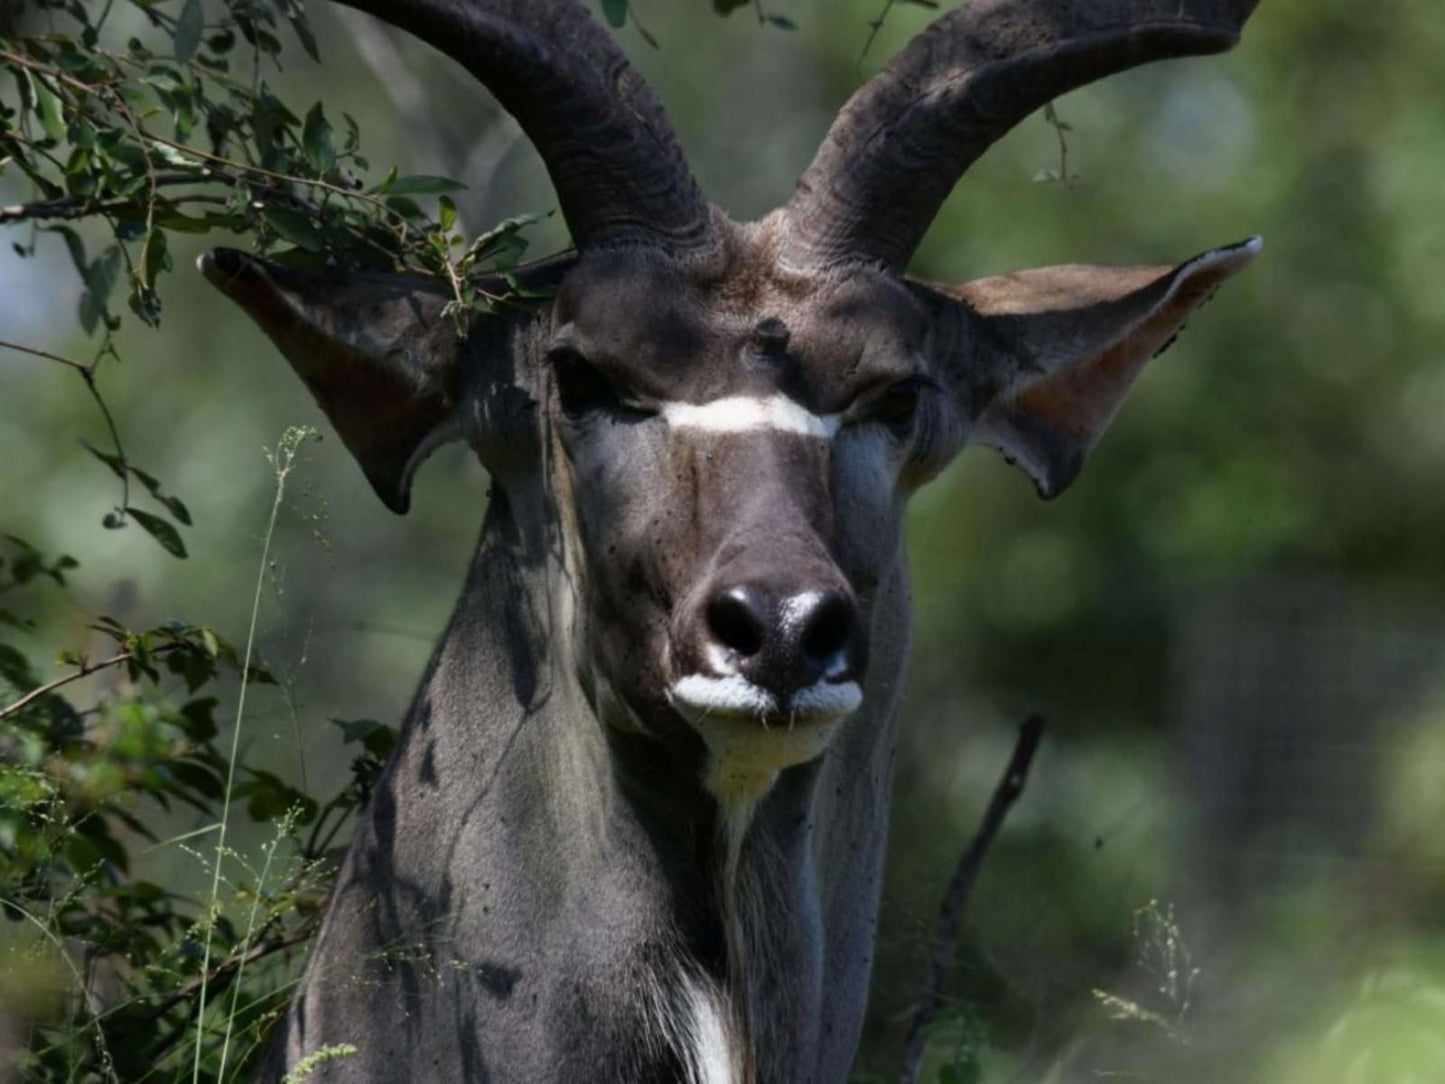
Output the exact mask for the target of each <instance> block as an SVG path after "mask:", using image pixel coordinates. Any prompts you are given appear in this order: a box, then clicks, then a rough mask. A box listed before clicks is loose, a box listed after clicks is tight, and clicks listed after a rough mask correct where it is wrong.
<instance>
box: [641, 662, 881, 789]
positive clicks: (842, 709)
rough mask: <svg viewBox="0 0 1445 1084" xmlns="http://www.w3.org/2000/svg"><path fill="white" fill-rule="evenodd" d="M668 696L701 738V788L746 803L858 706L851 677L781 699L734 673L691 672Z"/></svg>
mask: <svg viewBox="0 0 1445 1084" xmlns="http://www.w3.org/2000/svg"><path fill="white" fill-rule="evenodd" d="M668 698H669V699H670V700H671V701H672V705H673V707H674V708H676V709H677V711H678V713H679V714H680V715H681V716H682V717H683V718H684V719H686V720H687V721H688V722H689V723H690V724H691V725H692V726H693V728H694V729H695V730H697V732H698V733H699V734H700V735H701V736H702V739H703V741H704V742H706V743H707V747H708V753H709V765H708V772H707V778H706V780H705V782H706V785H707V788H708V790H709V791H711V792H712V794H713V796H714V797H715V798H717V799H718V800H719V801H721V802H725V803H731V802H742V801H750V800H753V799H755V798H758V797H759V796H761V795H762V794H764V793H765V792H766V791H767V790H768V788H769V787H771V786H772V784H773V780H775V779H776V778H777V776H778V772H780V771H782V769H784V768H789V767H792V766H793V765H795V764H802V763H804V762H806V761H809V760H812V759H813V758H815V757H817V756H819V755H821V754H822V752H823V750H824V749H826V748H827V747H828V743H829V741H831V740H832V737H833V734H834V733H835V732H836V731H837V729H838V726H839V724H841V723H842V721H843V720H844V719H846V718H847V717H848V716H850V715H852V714H853V713H854V712H856V711H857V710H858V708H859V706H860V705H861V704H862V703H863V689H862V687H861V686H860V685H859V684H858V683H857V682H856V681H843V682H830V681H827V680H823V681H819V682H816V683H815V684H813V685H809V686H808V687H807V688H805V689H799V690H798V691H797V692H796V693H794V694H793V695H792V697H790V698H789V699H788V701H787V703H786V704H779V702H778V699H777V698H776V697H775V696H773V694H772V693H770V692H769V691H768V690H766V689H764V688H762V686H760V685H755V684H753V683H752V682H751V681H749V680H747V678H744V677H742V676H741V675H738V674H731V675H728V676H726V677H711V676H709V675H706V674H689V675H688V676H687V677H684V678H682V679H680V680H679V681H677V682H676V683H675V684H674V685H673V686H672V688H671V689H669V690H668Z"/></svg>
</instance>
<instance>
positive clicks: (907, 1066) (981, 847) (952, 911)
mask: <svg viewBox="0 0 1445 1084" xmlns="http://www.w3.org/2000/svg"><path fill="white" fill-rule="evenodd" d="M1043 736H1044V717H1043V716H1042V715H1030V716H1029V717H1028V718H1027V719H1025V720H1024V723H1023V726H1021V727H1020V728H1019V738H1018V743H1017V744H1016V745H1015V746H1014V753H1013V757H1012V758H1011V759H1010V760H1009V763H1008V769H1007V770H1006V771H1005V772H1004V774H1003V778H1002V779H1000V780H999V782H998V786H997V787H996V788H995V789H994V792H993V797H992V798H991V799H990V800H989V803H988V809H987V810H986V811H985V812H984V815H983V822H982V823H981V824H980V825H979V826H978V831H977V832H976V833H974V837H973V842H971V843H970V844H969V845H968V850H966V851H964V852H963V857H962V858H960V859H959V860H958V868H957V869H955V870H954V871H953V879H952V880H951V881H949V883H948V891H947V892H945V893H944V896H943V907H942V909H941V913H940V915H939V919H938V941H937V943H936V944H935V946H934V951H933V966H932V968H931V969H930V971H929V975H928V982H927V984H926V985H925V986H924V988H923V996H922V997H921V998H920V999H919V1001H918V1007H917V1009H916V1010H915V1011H914V1014H913V1023H912V1025H911V1026H910V1027H909V1029H908V1046H907V1047H906V1049H905V1052H904V1055H903V1068H902V1069H901V1070H900V1071H899V1074H898V1082H899V1084H913V1081H914V1079H915V1078H916V1077H917V1075H918V1066H919V1063H920V1062H921V1061H922V1060H923V1052H924V1050H925V1048H926V1047H927V1046H928V1030H929V1027H930V1025H931V1024H932V1023H933V1021H934V1019H935V1018H936V1017H937V1016H938V1011H939V1009H941V1008H942V1007H943V987H944V984H945V982H946V981H947V979H948V973H949V972H950V971H951V970H952V969H953V961H954V957H956V956H957V955H958V935H959V929H960V925H961V919H962V917H963V909H964V907H965V905H967V903H968V898H969V896H970V894H971V893H972V892H973V883H974V881H975V880H976V879H977V878H978V871H979V869H980V868H982V866H983V860H984V858H985V856H987V854H988V849H989V847H990V846H991V845H992V844H993V841H994V837H995V836H997V835H998V832H999V829H1000V828H1001V827H1003V820H1004V817H1005V816H1007V815H1008V811H1009V807H1010V806H1012V805H1013V804H1014V802H1015V801H1016V800H1017V799H1018V796H1019V795H1020V794H1022V793H1023V789H1024V782H1025V781H1026V780H1027V779H1028V774H1029V765H1030V764H1032V763H1033V759H1034V753H1036V752H1037V751H1038V748H1039V740H1040V739H1041V738H1042V737H1043Z"/></svg>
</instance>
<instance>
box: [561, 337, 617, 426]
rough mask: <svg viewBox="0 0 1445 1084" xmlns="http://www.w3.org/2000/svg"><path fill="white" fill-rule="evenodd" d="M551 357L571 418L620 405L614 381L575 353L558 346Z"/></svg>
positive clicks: (568, 348)
mask: <svg viewBox="0 0 1445 1084" xmlns="http://www.w3.org/2000/svg"><path fill="white" fill-rule="evenodd" d="M550 357H551V360H552V371H553V372H554V373H555V374H556V377H557V395H558V397H559V398H560V399H561V400H562V410H563V411H564V412H565V413H566V414H567V415H568V416H570V417H573V418H578V417H581V416H582V415H584V414H588V413H591V412H592V411H594V410H602V409H605V408H608V407H614V406H616V405H617V391H616V389H615V388H613V386H612V382H611V381H609V380H608V379H607V377H605V376H603V375H602V372H601V370H599V369H598V368H597V367H596V366H595V365H593V364H592V363H591V362H590V361H588V360H587V359H586V358H584V357H583V356H582V355H581V354H579V353H578V352H577V351H576V350H573V349H572V348H571V347H566V346H563V347H557V348H556V349H554V350H553V351H552V352H551V354H550Z"/></svg>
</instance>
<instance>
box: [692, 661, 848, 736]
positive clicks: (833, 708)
mask: <svg viewBox="0 0 1445 1084" xmlns="http://www.w3.org/2000/svg"><path fill="white" fill-rule="evenodd" d="M668 698H669V700H671V702H672V705H673V707H675V708H676V709H677V711H678V713H679V714H681V715H682V716H683V718H685V719H686V720H687V721H688V722H690V723H692V724H693V725H694V726H696V725H698V724H699V723H701V722H704V721H705V720H707V719H716V720H718V721H735V722H742V723H751V724H752V725H754V726H761V728H762V729H765V730H768V729H772V728H774V727H796V726H819V725H825V724H828V723H836V722H838V721H839V720H841V719H844V718H846V717H848V716H849V715H852V714H853V713H854V712H855V711H857V710H858V706H859V705H860V704H862V703H863V690H862V688H860V687H859V685H858V683H857V682H856V681H843V682H833V681H828V680H826V679H825V680H823V681H818V682H815V683H814V684H812V685H809V686H807V687H806V688H802V689H799V690H798V691H797V692H795V693H793V694H792V695H791V696H789V697H787V698H786V699H780V698H779V697H777V696H775V695H773V693H771V692H769V691H768V690H767V689H764V688H763V687H762V686H761V685H756V684H754V683H753V682H751V681H749V680H748V679H747V678H745V677H741V676H739V675H736V674H732V675H729V676H727V677H710V676H708V675H706V674H689V675H688V676H687V677H684V678H682V679H681V680H679V681H678V682H676V683H675V684H674V685H673V686H672V688H671V689H669V690H668Z"/></svg>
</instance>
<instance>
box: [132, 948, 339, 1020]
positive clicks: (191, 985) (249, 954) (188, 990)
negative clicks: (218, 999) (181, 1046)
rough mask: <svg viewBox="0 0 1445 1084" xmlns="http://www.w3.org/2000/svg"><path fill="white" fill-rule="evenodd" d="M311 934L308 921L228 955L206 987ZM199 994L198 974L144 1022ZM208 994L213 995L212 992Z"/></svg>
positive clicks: (160, 1015) (162, 1014)
mask: <svg viewBox="0 0 1445 1084" xmlns="http://www.w3.org/2000/svg"><path fill="white" fill-rule="evenodd" d="M315 934H316V923H315V922H308V923H306V925H304V926H302V927H300V928H299V929H296V930H292V931H291V932H290V933H288V934H287V935H286V936H285V937H278V938H276V939H275V940H272V941H262V942H261V943H260V944H259V945H253V946H252V947H251V948H250V949H248V950H247V951H245V952H242V953H237V954H236V955H235V956H231V957H229V958H228V959H225V960H222V961H221V962H220V963H218V964H217V965H216V966H215V967H213V968H212V969H211V971H210V973H209V974H208V975H207V976H206V984H207V985H213V984H215V983H216V982H218V981H219V980H220V979H222V978H224V977H225V976H226V974H227V973H229V972H232V971H236V970H237V969H239V968H240V967H242V966H243V965H245V964H254V963H255V962H256V961H257V960H264V959H265V958H266V957H267V956H273V955H275V954H276V953H278V952H281V951H283V950H285V949H288V948H293V947H294V946H296V945H299V944H301V943H302V942H305V941H309V940H310V939H311V938H312V937H314V936H315ZM200 991H201V978H200V976H199V975H198V976H197V977H196V978H194V979H192V980H191V981H190V982H188V983H186V984H185V985H184V986H181V987H178V988H177V989H176V990H175V991H174V992H173V993H172V994H171V995H170V996H169V997H167V998H166V999H165V1000H164V1001H162V1002H161V1003H160V1004H159V1005H157V1006H156V1007H155V1008H154V1009H152V1010H151V1013H150V1015H149V1016H148V1017H147V1020H148V1021H150V1022H154V1021H157V1020H159V1019H160V1018H161V1017H163V1016H165V1015H166V1014H167V1013H168V1012H170V1011H171V1010H172V1009H174V1008H175V1007H176V1006H177V1005H179V1004H181V1002H183V1001H189V1000H191V999H192V998H194V997H195V996H196V995H197V994H198V993H200ZM212 992H214V990H213V991H212ZM181 1030H182V1031H188V1030H190V1029H189V1018H188V1020H187V1026H185V1027H183V1028H182V1029H181Z"/></svg>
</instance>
